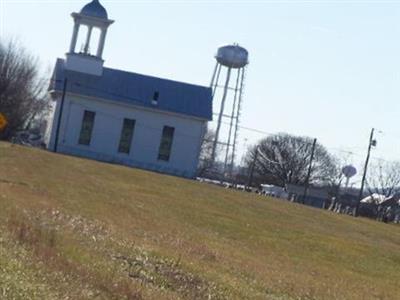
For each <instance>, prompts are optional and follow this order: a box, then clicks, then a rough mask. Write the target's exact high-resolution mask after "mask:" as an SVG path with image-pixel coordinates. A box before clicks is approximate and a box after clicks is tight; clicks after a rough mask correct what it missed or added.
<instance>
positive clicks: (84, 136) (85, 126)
mask: <svg viewBox="0 0 400 300" xmlns="http://www.w3.org/2000/svg"><path fill="white" fill-rule="evenodd" d="M95 116H96V113H95V112H93V111H88V110H85V112H84V114H83V120H82V127H81V133H80V135H79V144H81V145H87V146H88V145H90V140H91V139H92V131H93V125H94V118H95Z"/></svg>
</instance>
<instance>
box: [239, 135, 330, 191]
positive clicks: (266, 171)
mask: <svg viewBox="0 0 400 300" xmlns="http://www.w3.org/2000/svg"><path fill="white" fill-rule="evenodd" d="M312 143H313V139H312V138H309V137H302V136H294V135H290V134H286V133H279V134H275V135H271V136H269V137H267V138H265V139H263V140H261V141H260V142H258V143H257V144H256V145H254V146H253V147H251V148H250V150H249V152H248V153H247V156H246V164H247V165H250V164H251V163H252V162H253V161H254V157H255V155H256V151H258V156H257V159H256V161H255V167H254V170H255V173H256V174H257V175H256V176H257V177H259V178H261V179H264V180H265V182H268V183H272V184H276V185H280V186H284V185H285V184H287V183H293V184H304V183H305V181H306V178H307V170H308V166H309V163H310V156H311V147H312ZM337 176H338V166H337V164H336V163H335V159H334V158H333V157H332V156H331V155H330V154H329V153H328V151H327V150H326V149H325V147H323V146H322V145H321V144H318V143H317V145H316V148H315V154H314V161H313V165H312V172H311V177H310V183H325V184H328V183H329V182H330V181H332V180H333V178H335V177H337Z"/></svg>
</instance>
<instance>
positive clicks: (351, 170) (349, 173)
mask: <svg viewBox="0 0 400 300" xmlns="http://www.w3.org/2000/svg"><path fill="white" fill-rule="evenodd" d="M342 173H343V175H344V177H346V184H345V187H346V188H347V187H348V186H349V181H350V178H351V177H353V176H354V175H356V174H357V169H356V168H355V167H354V166H352V165H347V166H344V167H343V168H342Z"/></svg>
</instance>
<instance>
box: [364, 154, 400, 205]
mask: <svg viewBox="0 0 400 300" xmlns="http://www.w3.org/2000/svg"><path fill="white" fill-rule="evenodd" d="M399 187H400V162H399V161H383V160H379V161H377V162H376V163H374V164H371V166H370V167H369V172H368V177H367V189H368V192H369V193H370V194H371V195H372V194H374V193H376V194H380V195H384V196H386V197H390V196H393V195H394V194H395V193H396V192H398V190H399Z"/></svg>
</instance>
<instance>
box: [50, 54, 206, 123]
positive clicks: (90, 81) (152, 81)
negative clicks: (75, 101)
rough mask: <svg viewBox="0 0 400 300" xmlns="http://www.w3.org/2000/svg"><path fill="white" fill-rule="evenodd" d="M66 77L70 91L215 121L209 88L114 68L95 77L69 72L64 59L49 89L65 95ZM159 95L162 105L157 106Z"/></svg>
mask: <svg viewBox="0 0 400 300" xmlns="http://www.w3.org/2000/svg"><path fill="white" fill-rule="evenodd" d="M64 78H67V79H68V81H67V92H71V93H75V94H80V95H83V96H90V97H96V98H102V99H105V100H110V101H115V102H123V103H128V104H133V105H138V106H143V107H148V108H152V109H157V110H161V111H167V112H173V113H178V114H183V115H189V116H194V117H198V118H201V119H206V120H211V119H212V95H211V89H210V88H207V87H203V86H198V85H193V84H188V83H183V82H178V81H172V80H168V79H161V78H157V77H152V76H146V75H141V74H137V73H130V72H125V71H121V70H116V69H110V68H103V75H102V76H95V75H90V74H85V73H80V72H76V71H71V70H66V69H65V68H64V60H63V59H58V60H57V63H56V66H55V69H54V73H53V78H52V81H51V83H50V87H49V90H55V91H60V92H61V91H62V89H63V81H64ZM157 92H158V96H157V97H158V103H157V104H156V105H154V104H152V100H153V97H154V94H155V93H157Z"/></svg>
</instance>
